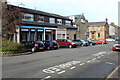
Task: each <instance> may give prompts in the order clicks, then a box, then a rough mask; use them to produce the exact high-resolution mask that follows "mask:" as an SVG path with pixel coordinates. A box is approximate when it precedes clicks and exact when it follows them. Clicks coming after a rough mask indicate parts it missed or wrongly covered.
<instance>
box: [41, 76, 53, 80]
mask: <svg viewBox="0 0 120 80" xmlns="http://www.w3.org/2000/svg"><path fill="white" fill-rule="evenodd" d="M48 78H51V76H47V77H45V78H44V79H42V80H45V79H48Z"/></svg>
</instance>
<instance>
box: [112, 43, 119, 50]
mask: <svg viewBox="0 0 120 80" xmlns="http://www.w3.org/2000/svg"><path fill="white" fill-rule="evenodd" d="M112 49H113V51H116V50H118V51H120V41H116V42H115V44H114V45H113V47H112Z"/></svg>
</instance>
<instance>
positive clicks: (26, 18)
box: [22, 14, 34, 21]
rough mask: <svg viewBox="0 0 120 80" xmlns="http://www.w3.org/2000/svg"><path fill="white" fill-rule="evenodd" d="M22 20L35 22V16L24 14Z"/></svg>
mask: <svg viewBox="0 0 120 80" xmlns="http://www.w3.org/2000/svg"><path fill="white" fill-rule="evenodd" d="M22 20H24V21H34V16H33V15H32V14H24V16H23V19H22Z"/></svg>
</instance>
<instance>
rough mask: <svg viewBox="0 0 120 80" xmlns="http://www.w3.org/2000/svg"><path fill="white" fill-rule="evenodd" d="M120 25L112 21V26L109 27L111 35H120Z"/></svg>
mask: <svg viewBox="0 0 120 80" xmlns="http://www.w3.org/2000/svg"><path fill="white" fill-rule="evenodd" d="M118 30H119V27H118V26H117V25H115V24H114V23H113V22H111V24H110V27H109V35H110V36H119V32H118Z"/></svg>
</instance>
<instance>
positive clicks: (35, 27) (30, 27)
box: [21, 26, 44, 29]
mask: <svg viewBox="0 0 120 80" xmlns="http://www.w3.org/2000/svg"><path fill="white" fill-rule="evenodd" d="M21 28H29V29H44V27H38V26H21Z"/></svg>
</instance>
